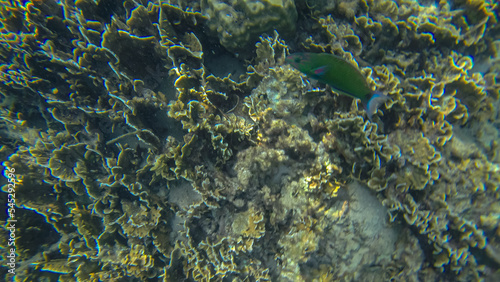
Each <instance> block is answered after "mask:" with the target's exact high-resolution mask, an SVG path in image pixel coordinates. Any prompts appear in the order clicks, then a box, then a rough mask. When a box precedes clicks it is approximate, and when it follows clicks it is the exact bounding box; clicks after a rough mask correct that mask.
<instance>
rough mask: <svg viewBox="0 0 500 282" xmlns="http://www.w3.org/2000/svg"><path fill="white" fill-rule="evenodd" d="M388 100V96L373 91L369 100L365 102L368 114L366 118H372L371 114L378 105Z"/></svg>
mask: <svg viewBox="0 0 500 282" xmlns="http://www.w3.org/2000/svg"><path fill="white" fill-rule="evenodd" d="M387 100H389V97H387V96H386V95H384V94H382V93H375V94H373V95H372V97H371V98H370V100H368V102H366V103H364V104H365V109H366V113H367V114H368V118H369V119H370V120H372V116H373V115H374V114H375V113H376V112H377V110H378V108H379V107H380V105H382V104H383V103H385V101H387Z"/></svg>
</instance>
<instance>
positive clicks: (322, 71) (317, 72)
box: [312, 66, 328, 76]
mask: <svg viewBox="0 0 500 282" xmlns="http://www.w3.org/2000/svg"><path fill="white" fill-rule="evenodd" d="M327 69H328V66H321V67H319V68H315V69H313V70H312V71H313V73H314V75H317V76H322V75H324V74H325V73H326V70H327Z"/></svg>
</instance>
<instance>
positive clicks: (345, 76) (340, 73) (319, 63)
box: [286, 53, 389, 120]
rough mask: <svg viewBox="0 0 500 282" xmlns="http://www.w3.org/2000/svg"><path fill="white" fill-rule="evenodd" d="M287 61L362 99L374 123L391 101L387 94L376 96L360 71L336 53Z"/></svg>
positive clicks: (302, 55)
mask: <svg viewBox="0 0 500 282" xmlns="http://www.w3.org/2000/svg"><path fill="white" fill-rule="evenodd" d="M286 62H288V63H289V64H290V65H292V66H293V67H294V68H296V69H298V70H299V71H301V72H302V73H304V74H306V75H307V76H309V77H311V78H314V79H316V80H318V81H319V82H322V83H325V84H328V85H330V86H331V87H333V88H334V89H335V90H337V91H338V92H340V93H341V94H344V95H348V96H351V97H353V98H358V99H360V100H361V102H362V103H363V105H364V107H365V110H366V113H367V114H368V118H370V120H371V119H372V116H373V115H374V114H375V113H376V112H377V109H378V107H379V106H380V105H381V104H383V103H384V102H385V101H387V100H388V99H389V97H387V96H385V95H383V94H379V93H375V94H374V93H373V92H372V90H371V89H370V87H369V86H368V83H367V82H366V78H365V77H364V76H363V74H362V73H361V72H360V71H359V69H358V68H356V67H355V66H353V65H352V64H350V63H349V62H347V61H346V60H344V59H342V58H340V57H338V56H335V55H333V54H327V53H295V54H291V55H290V56H288V57H286Z"/></svg>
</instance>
